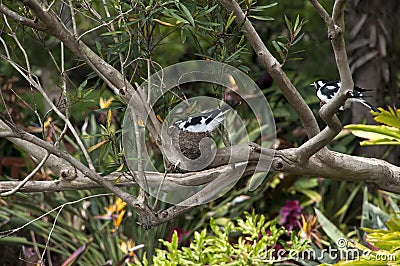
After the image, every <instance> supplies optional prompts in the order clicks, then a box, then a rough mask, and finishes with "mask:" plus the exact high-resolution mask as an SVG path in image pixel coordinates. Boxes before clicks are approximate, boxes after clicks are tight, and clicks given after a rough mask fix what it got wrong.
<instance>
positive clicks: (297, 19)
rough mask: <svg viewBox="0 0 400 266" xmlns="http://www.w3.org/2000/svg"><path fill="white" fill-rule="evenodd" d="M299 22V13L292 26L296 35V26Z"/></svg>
mask: <svg viewBox="0 0 400 266" xmlns="http://www.w3.org/2000/svg"><path fill="white" fill-rule="evenodd" d="M299 23H300V15H297V17H296V22H295V23H294V28H293V29H294V31H295V35H296V30H297V27H298V26H299ZM300 28H301V26H300Z"/></svg>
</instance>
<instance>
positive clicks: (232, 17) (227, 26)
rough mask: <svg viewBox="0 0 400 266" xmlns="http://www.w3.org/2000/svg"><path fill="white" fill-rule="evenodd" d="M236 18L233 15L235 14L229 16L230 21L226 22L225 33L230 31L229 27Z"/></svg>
mask: <svg viewBox="0 0 400 266" xmlns="http://www.w3.org/2000/svg"><path fill="white" fill-rule="evenodd" d="M235 18H236V16H235V15H233V12H232V13H231V14H230V15H229V18H228V21H227V22H226V25H225V31H227V30H228V28H229V26H230V25H231V24H232V22H233V21H235Z"/></svg>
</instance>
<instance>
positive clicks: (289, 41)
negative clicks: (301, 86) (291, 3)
mask: <svg viewBox="0 0 400 266" xmlns="http://www.w3.org/2000/svg"><path fill="white" fill-rule="evenodd" d="M285 22H286V27H287V29H288V30H289V34H288V36H280V38H283V39H285V40H284V41H285V43H283V42H281V41H272V45H273V46H274V48H275V50H276V51H277V52H278V54H279V57H280V58H281V60H282V63H281V64H282V65H284V64H285V63H286V61H287V60H288V56H289V50H290V48H292V47H293V46H294V45H295V44H297V43H298V42H299V41H300V40H301V38H303V36H304V32H303V33H301V34H300V31H301V29H302V27H303V25H304V24H305V23H306V22H307V21H304V20H303V19H302V20H300V15H297V17H296V20H295V22H294V23H293V22H292V21H291V20H290V19H289V18H288V17H287V16H286V15H285ZM300 52H304V51H301V50H300V51H296V52H293V54H296V53H300ZM300 59H301V58H298V57H297V58H290V60H300Z"/></svg>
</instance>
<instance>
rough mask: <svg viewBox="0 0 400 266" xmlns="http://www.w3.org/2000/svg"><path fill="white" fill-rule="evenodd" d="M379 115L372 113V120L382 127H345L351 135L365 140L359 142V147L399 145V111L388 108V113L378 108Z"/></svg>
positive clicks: (356, 125)
mask: <svg viewBox="0 0 400 266" xmlns="http://www.w3.org/2000/svg"><path fill="white" fill-rule="evenodd" d="M378 109H379V111H381V112H380V113H378V112H372V113H373V114H374V115H375V117H374V120H375V121H377V122H380V123H383V124H384V125H378V126H375V125H359V124H354V125H347V126H345V128H346V129H350V131H351V133H353V134H354V135H356V136H357V137H360V138H364V139H367V140H364V141H361V142H360V145H361V146H367V145H400V109H395V108H392V107H390V106H389V107H388V109H389V110H388V111H386V110H385V109H383V108H378Z"/></svg>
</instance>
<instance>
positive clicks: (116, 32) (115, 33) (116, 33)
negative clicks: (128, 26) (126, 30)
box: [101, 30, 123, 36]
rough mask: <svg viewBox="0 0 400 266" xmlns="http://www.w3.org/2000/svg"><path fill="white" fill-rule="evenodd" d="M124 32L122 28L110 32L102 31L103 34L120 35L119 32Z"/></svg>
mask: <svg viewBox="0 0 400 266" xmlns="http://www.w3.org/2000/svg"><path fill="white" fill-rule="evenodd" d="M122 33H123V31H122V30H117V31H109V32H105V33H102V34H101V36H110V35H118V34H122Z"/></svg>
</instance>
